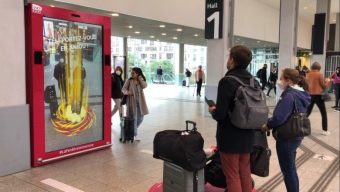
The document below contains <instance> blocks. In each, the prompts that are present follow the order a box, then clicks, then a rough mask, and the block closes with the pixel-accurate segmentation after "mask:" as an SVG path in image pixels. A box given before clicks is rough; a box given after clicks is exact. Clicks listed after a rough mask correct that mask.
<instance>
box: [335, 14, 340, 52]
mask: <svg viewBox="0 0 340 192" xmlns="http://www.w3.org/2000/svg"><path fill="white" fill-rule="evenodd" d="M334 51H336V52H340V13H337V14H336V24H335V42H334Z"/></svg>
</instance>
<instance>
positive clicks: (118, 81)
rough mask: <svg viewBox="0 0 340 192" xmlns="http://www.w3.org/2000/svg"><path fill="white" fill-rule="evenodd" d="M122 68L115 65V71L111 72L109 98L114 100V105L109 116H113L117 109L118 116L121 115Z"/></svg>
mask: <svg viewBox="0 0 340 192" xmlns="http://www.w3.org/2000/svg"><path fill="white" fill-rule="evenodd" d="M122 73H123V70H122V68H121V67H119V66H117V67H116V69H115V71H114V72H113V73H112V74H111V81H112V84H111V85H112V89H111V91H112V92H111V93H112V94H111V98H112V99H113V101H114V102H115V106H114V107H113V110H112V112H111V116H113V115H114V114H115V113H116V112H117V111H118V110H119V116H122V108H121V105H120V102H121V98H122V96H123V93H122V87H123V84H124V82H123V79H122Z"/></svg>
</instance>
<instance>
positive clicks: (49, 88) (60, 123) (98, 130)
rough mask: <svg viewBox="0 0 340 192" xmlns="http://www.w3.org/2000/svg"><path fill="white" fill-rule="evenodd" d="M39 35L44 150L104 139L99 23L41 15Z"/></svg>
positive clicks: (100, 33)
mask: <svg viewBox="0 0 340 192" xmlns="http://www.w3.org/2000/svg"><path fill="white" fill-rule="evenodd" d="M43 40H44V44H47V45H46V46H47V48H46V52H47V53H48V54H47V56H45V59H46V60H47V62H48V65H45V68H44V90H45V91H44V92H45V94H46V97H45V98H44V99H45V151H46V152H50V151H55V150H59V149H63V148H67V147H71V146H74V145H81V144H85V143H89V142H93V141H99V140H102V139H103V119H102V116H103V102H102V101H100V100H99V99H100V98H103V81H102V78H98V77H101V76H102V73H103V71H102V57H101V56H102V28H101V26H98V25H91V24H86V23H79V22H71V21H65V20H58V19H53V18H48V17H44V18H43ZM44 51H45V50H44Z"/></svg>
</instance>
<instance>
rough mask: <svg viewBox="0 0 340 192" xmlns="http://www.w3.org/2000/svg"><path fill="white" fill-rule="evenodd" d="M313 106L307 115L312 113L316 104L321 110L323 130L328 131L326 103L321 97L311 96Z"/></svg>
mask: <svg viewBox="0 0 340 192" xmlns="http://www.w3.org/2000/svg"><path fill="white" fill-rule="evenodd" d="M311 99H312V101H311V104H310V105H309V106H308V108H307V115H308V117H309V115H310V114H311V113H312V110H313V107H314V104H316V105H317V106H318V108H319V110H320V113H321V118H322V119H321V121H322V130H324V131H327V127H328V125H327V112H326V106H325V101H324V100H322V97H321V95H311Z"/></svg>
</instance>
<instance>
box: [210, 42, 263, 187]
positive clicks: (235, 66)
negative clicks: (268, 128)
mask: <svg viewBox="0 0 340 192" xmlns="http://www.w3.org/2000/svg"><path fill="white" fill-rule="evenodd" d="M251 59H252V53H251V51H250V50H249V49H248V48H247V47H245V46H242V45H238V46H235V47H232V48H231V49H230V54H229V58H228V60H227V68H228V72H227V73H226V75H225V77H223V78H222V79H221V80H220V82H219V84H218V90H217V100H216V105H215V106H210V107H209V112H210V113H211V115H212V117H213V118H214V119H215V120H216V121H217V131H216V140H217V148H218V150H219V151H220V156H221V163H222V169H223V173H224V174H225V176H226V182H227V186H228V191H231V192H235V191H236V192H238V191H251V190H252V179H251V173H250V153H251V152H252V150H253V144H254V132H255V131H254V129H252V128H250V127H252V126H254V127H253V128H260V126H261V125H260V124H261V123H262V121H264V122H266V120H267V116H266V115H268V108H267V107H266V104H265V98H266V96H265V95H264V93H263V92H262V90H261V88H260V86H259V84H258V83H257V81H255V79H254V77H253V76H252V75H251V74H250V73H249V72H248V71H247V70H246V69H247V67H248V65H249V63H250V61H251ZM241 83H242V84H241ZM248 89H249V90H251V89H253V91H255V92H256V93H260V98H263V97H264V103H263V101H262V103H260V104H259V109H260V110H262V111H263V114H260V115H256V114H255V115H256V116H259V118H256V117H249V118H247V117H246V116H247V115H246V114H244V115H241V116H242V117H237V114H236V115H235V114H234V113H237V111H238V110H239V109H241V108H245V107H244V106H243V107H242V106H241V107H236V105H239V104H240V103H237V102H236V100H238V99H239V96H237V95H241V94H242V92H245V91H249V90H248ZM261 93H262V94H261ZM265 112H267V113H266V114H265ZM249 115H254V114H253V113H251V114H249ZM232 116H236V117H237V118H234V119H233V117H232ZM242 118H246V119H242ZM254 118H255V119H259V121H258V122H257V120H255V123H254V122H252V121H254ZM243 120H247V121H246V124H243V125H242V124H239V123H241V122H240V121H243ZM255 124H257V125H255Z"/></svg>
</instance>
